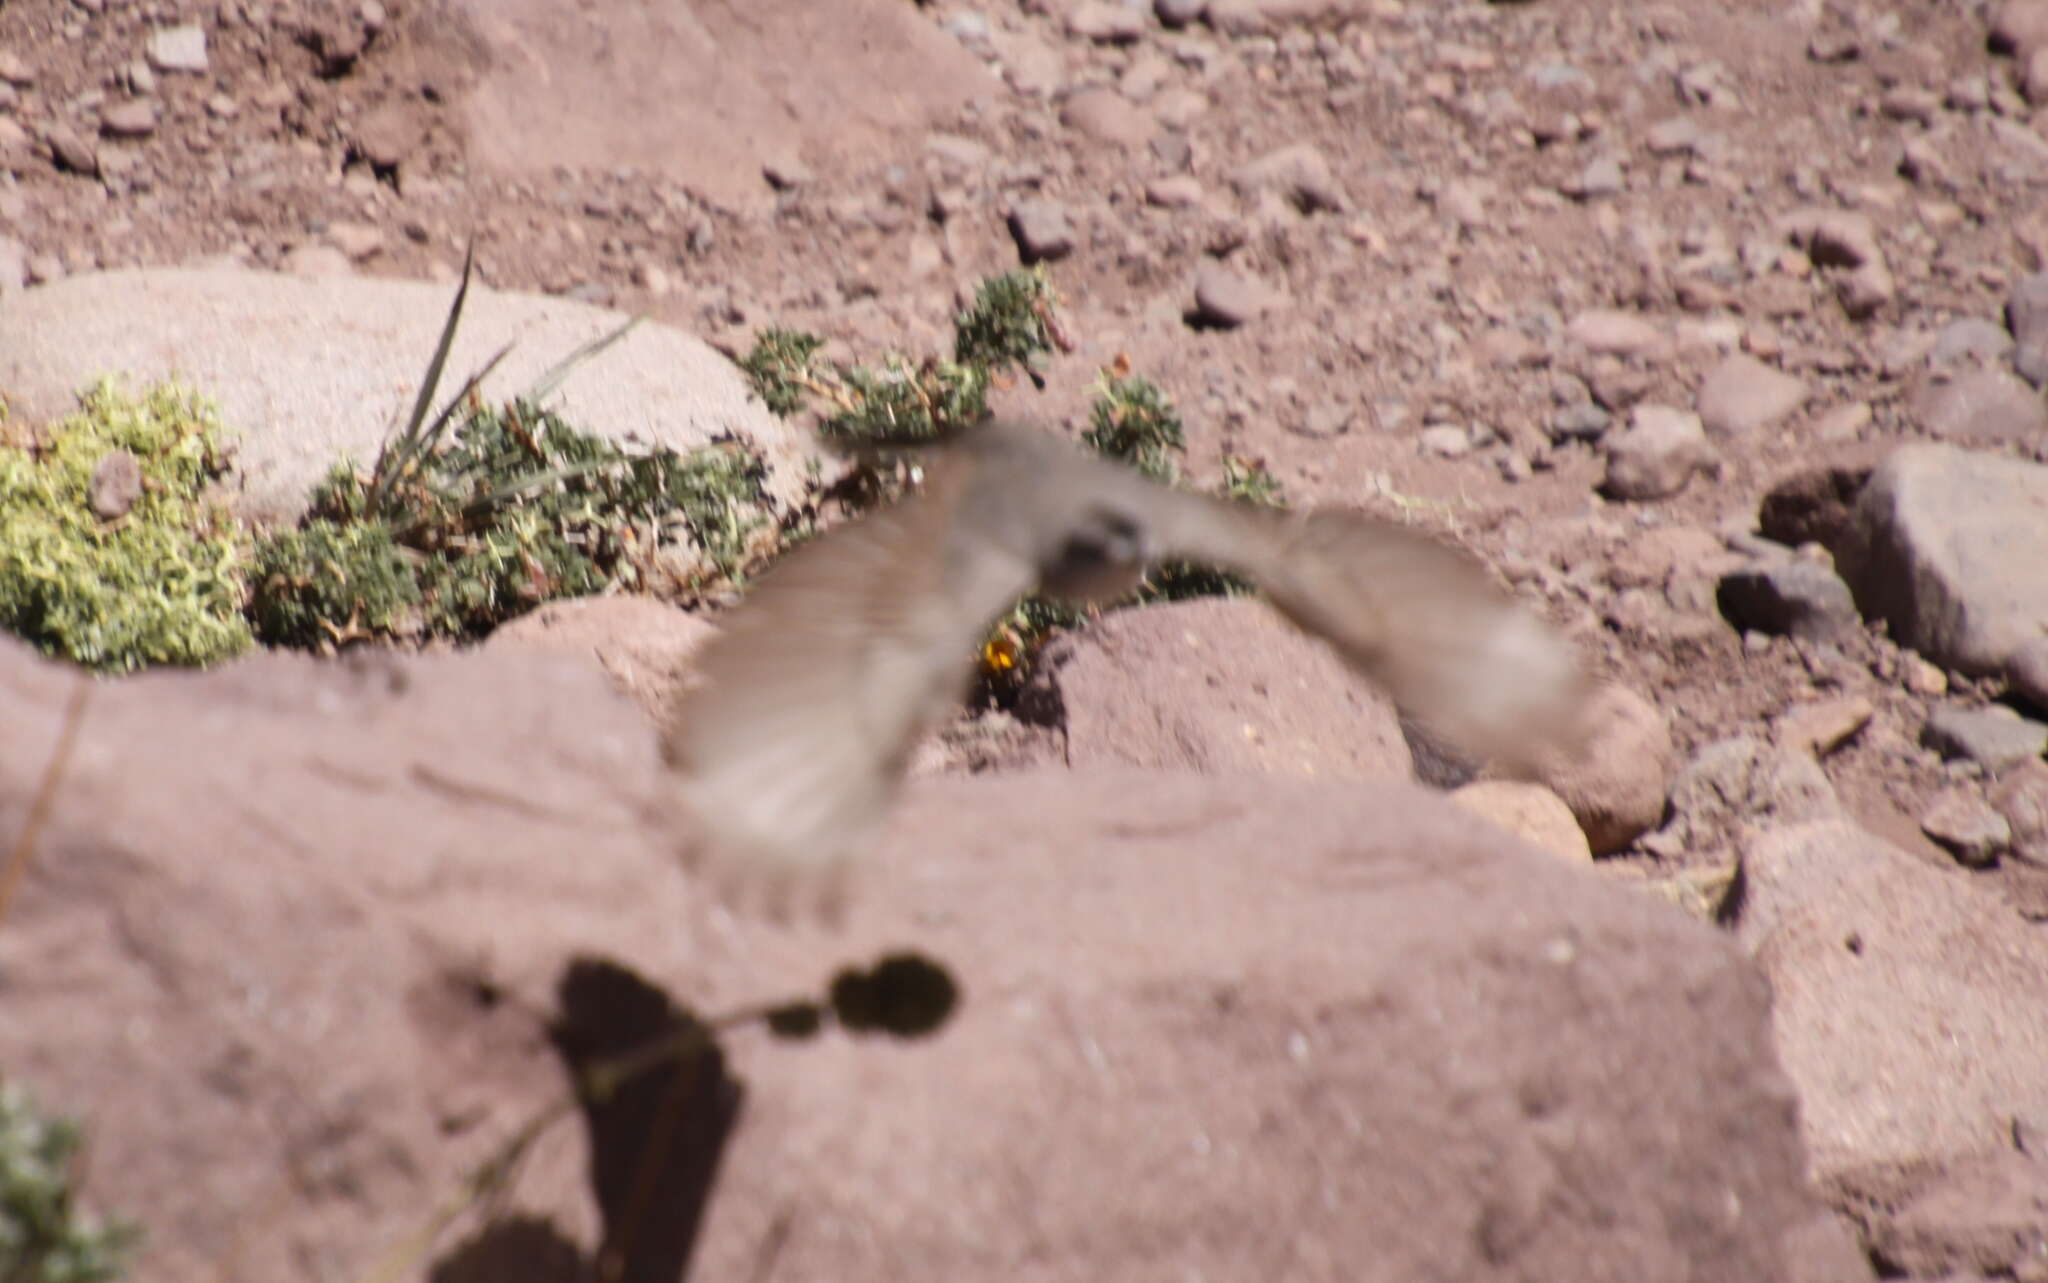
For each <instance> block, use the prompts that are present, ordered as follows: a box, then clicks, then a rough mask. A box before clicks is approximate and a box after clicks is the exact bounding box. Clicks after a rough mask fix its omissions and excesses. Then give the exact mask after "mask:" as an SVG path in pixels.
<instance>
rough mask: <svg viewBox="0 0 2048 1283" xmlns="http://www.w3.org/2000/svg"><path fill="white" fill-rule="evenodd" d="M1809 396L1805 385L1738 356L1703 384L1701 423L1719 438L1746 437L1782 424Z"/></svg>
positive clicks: (1725, 361) (1727, 359)
mask: <svg viewBox="0 0 2048 1283" xmlns="http://www.w3.org/2000/svg"><path fill="white" fill-rule="evenodd" d="M1807 396H1808V390H1807V387H1806V384H1805V382H1804V381H1802V380H1800V379H1798V378H1795V377H1794V376H1792V375H1790V374H1786V373H1784V372H1783V371H1780V370H1774V369H1772V368H1771V367H1770V366H1768V365H1765V364H1764V363H1763V362H1761V361H1759V360H1757V359H1755V358H1754V357H1750V356H1744V355H1743V354H1741V353H1739V352H1738V353H1734V354H1731V355H1729V356H1727V357H1725V358H1723V359H1722V361H1721V363H1720V364H1719V365H1717V366H1715V367H1714V368H1713V369H1712V370H1710V371H1708V372H1707V377H1706V378H1705V379H1704V380H1702V381H1701V383H1700V391H1699V401H1698V409H1699V416H1700V422H1701V423H1702V424H1704V425H1705V427H1706V429H1707V431H1708V432H1711V433H1714V434H1715V435H1717V436H1724V437H1727V436H1746V435H1748V434H1749V433H1752V432H1755V431H1756V430H1757V429H1759V428H1767V427H1770V426H1772V425H1773V424H1776V423H1778V422H1779V421H1781V420H1783V419H1784V418H1785V417H1786V416H1787V415H1789V414H1791V413H1792V412H1793V411H1795V410H1797V409H1798V408H1799V407H1800V406H1802V405H1805V404H1806V398H1807Z"/></svg>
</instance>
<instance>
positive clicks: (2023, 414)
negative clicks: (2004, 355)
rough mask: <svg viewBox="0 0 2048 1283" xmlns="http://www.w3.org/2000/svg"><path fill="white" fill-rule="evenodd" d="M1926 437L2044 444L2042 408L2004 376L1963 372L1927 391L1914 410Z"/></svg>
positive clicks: (2046, 428)
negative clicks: (2042, 442)
mask: <svg viewBox="0 0 2048 1283" xmlns="http://www.w3.org/2000/svg"><path fill="white" fill-rule="evenodd" d="M1914 411H1915V414H1916V417H1918V418H1919V420H1920V426H1921V427H1922V428H1923V429H1925V430H1926V432H1927V433H1928V435H1930V436H1934V437H1940V438H1942V439H1944V440H1951V441H1964V442H1971V441H1981V442H1991V443H1998V442H2006V441H2018V442H2028V443H2031V442H2036V441H2042V440H2044V439H2048V402H2044V401H2043V400H2042V398H2041V394H2040V393H2038V392H2036V391H2034V390H2033V389H2032V388H2030V387H2028V386H2027V385H2026V384H2025V383H2023V382H2021V381H2020V380H2019V379H2016V378H2014V377H2013V376H2012V375H2010V374H2007V373H2006V372H2005V371H2004V370H1996V369H1992V370H1969V371H1966V372H1964V373H1962V374H1960V375H1958V376H1956V377H1955V378H1953V379H1951V380H1949V381H1948V382H1946V383H1936V384H1933V385H1931V386H1930V387H1929V388H1928V389H1927V390H1926V391H1925V392H1923V393H1922V394H1921V396H1920V397H1919V398H1918V399H1917V401H1916V403H1915V405H1914Z"/></svg>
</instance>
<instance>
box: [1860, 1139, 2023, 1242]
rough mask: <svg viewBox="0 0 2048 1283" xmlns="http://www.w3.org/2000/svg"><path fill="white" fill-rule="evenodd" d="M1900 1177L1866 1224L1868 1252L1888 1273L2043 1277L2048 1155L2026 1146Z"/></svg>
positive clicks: (1960, 1160) (1966, 1158)
mask: <svg viewBox="0 0 2048 1283" xmlns="http://www.w3.org/2000/svg"><path fill="white" fill-rule="evenodd" d="M2020 1130H2021V1132H2022V1133H2023V1134H2024V1131H2025V1129H2024V1128H2021V1129H2020ZM1899 1184H1903V1185H1904V1186H1905V1188H1903V1189H1898V1188H1894V1190H1892V1191H1890V1197H1888V1198H1886V1199H1885V1200H1884V1213H1883V1214H1882V1215H1880V1216H1878V1217H1875V1218H1873V1221H1874V1223H1873V1224H1872V1225H1871V1228H1870V1252H1869V1259H1870V1260H1872V1261H1875V1262H1877V1263H1878V1264H1879V1265H1881V1266H1882V1267H1883V1268H1884V1270H1885V1271H1886V1276H1887V1277H1891V1278H1917V1279H1952V1280H1960V1279H1969V1278H1998V1279H2030V1280H2032V1279H2039V1278H2041V1277H2042V1273H2041V1263H2042V1262H2043V1261H2044V1260H2048V1161H2044V1160H2043V1158H2042V1156H2041V1155H2040V1154H2038V1153H2035V1152H2032V1147H2031V1146H2028V1148H2026V1149H2021V1148H2018V1147H2016V1146H2008V1147H2004V1148H2001V1149H1994V1150H1989V1151H1987V1152H1985V1153H1981V1154H1972V1155H1969V1156H1967V1157H1964V1158H1960V1159H1957V1160H1955V1161H1951V1162H1948V1163H1941V1164H1933V1165H1928V1166H1923V1167H1921V1168H1920V1169H1919V1170H1918V1171H1917V1172H1915V1173H1914V1174H1913V1176H1912V1177H1910V1178H1908V1179H1906V1180H1904V1181H1902V1182H1899Z"/></svg>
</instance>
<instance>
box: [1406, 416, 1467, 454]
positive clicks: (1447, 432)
mask: <svg viewBox="0 0 2048 1283" xmlns="http://www.w3.org/2000/svg"><path fill="white" fill-rule="evenodd" d="M1416 442H1417V443H1418V444H1420V445H1421V446H1422V450H1423V453H1424V454H1433V455H1436V456H1437V457H1438V458H1441V459H1458V458H1463V457H1464V456H1465V455H1467V454H1470V453H1471V452H1472V434H1471V433H1470V432H1467V431H1466V430H1465V429H1464V428H1462V427H1459V426H1458V425H1457V424H1455V423H1433V424H1431V425H1430V426H1429V427H1426V428H1424V429H1423V430H1422V432H1421V433H1420V434H1419V435H1418V436H1417V437H1416Z"/></svg>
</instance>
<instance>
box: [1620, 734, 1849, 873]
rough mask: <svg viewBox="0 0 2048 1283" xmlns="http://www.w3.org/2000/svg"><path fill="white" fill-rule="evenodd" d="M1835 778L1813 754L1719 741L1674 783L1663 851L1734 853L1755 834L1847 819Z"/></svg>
mask: <svg viewBox="0 0 2048 1283" xmlns="http://www.w3.org/2000/svg"><path fill="white" fill-rule="evenodd" d="M1841 811H1842V805H1841V802H1840V800H1839V799H1838V798H1837V797H1836V796H1835V787H1834V785H1832V784H1830V783H1829V782H1828V777H1827V773H1826V772H1824V771H1823V770H1821V768H1820V765H1819V764H1818V763H1817V762H1815V761H1814V760H1813V758H1812V757H1810V756H1808V755H1807V754H1805V753H1799V752H1792V751H1789V750H1787V749H1783V748H1773V747H1772V746H1770V745H1769V744H1766V743H1764V742H1763V741H1762V740H1760V739H1757V738H1755V737H1753V736H1748V735H1740V736H1736V737H1734V738H1731V739H1724V740H1716V741H1715V742H1714V743H1712V744H1709V745H1707V746H1706V747H1705V748H1702V749H1701V750H1700V751H1699V752H1698V753H1697V754H1695V755H1694V757H1693V759H1692V761H1690V762H1688V763H1686V766H1685V769H1684V770H1682V771H1680V772H1679V773H1678V778H1677V779H1676V780H1674V781H1673V782H1672V785H1671V804H1670V812H1671V816H1670V819H1669V820H1667V821H1666V822H1665V824H1664V827H1663V828H1661V829H1660V830H1658V832H1657V834H1656V841H1657V843H1658V844H1659V846H1660V847H1664V848H1668V849H1670V850H1673V851H1685V852H1690V853H1692V854H1694V855H1701V854H1706V853H1713V852H1722V851H1731V850H1735V849H1737V848H1739V847H1740V845H1741V843H1742V842H1743V841H1744V840H1745V839H1746V838H1747V837H1748V836H1749V835H1751V834H1752V833H1754V832H1758V831H1762V830H1765V829H1769V828H1773V827H1777V826H1781V825H1787V824H1802V823H1805V822H1807V821H1809V820H1830V819H1835V818H1837V817H1839V816H1840V815H1841Z"/></svg>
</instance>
